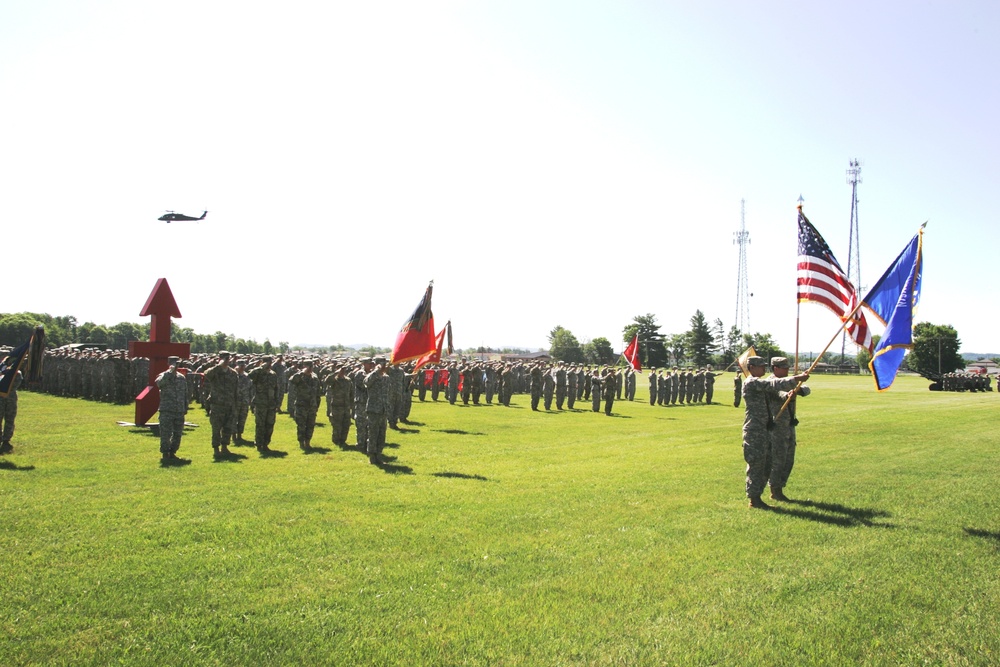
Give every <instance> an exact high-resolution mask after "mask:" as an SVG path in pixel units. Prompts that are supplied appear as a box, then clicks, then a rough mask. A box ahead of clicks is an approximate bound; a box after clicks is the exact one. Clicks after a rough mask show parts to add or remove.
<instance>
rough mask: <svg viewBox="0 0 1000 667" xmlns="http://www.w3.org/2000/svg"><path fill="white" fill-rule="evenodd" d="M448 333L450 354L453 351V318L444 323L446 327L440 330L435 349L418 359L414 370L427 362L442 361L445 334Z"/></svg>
mask: <svg viewBox="0 0 1000 667" xmlns="http://www.w3.org/2000/svg"><path fill="white" fill-rule="evenodd" d="M445 334H448V354H451V352H452V346H451V320H449V321H448V323H447V324H445V325H444V328H443V329H441V331H439V332H438V335H437V338H436V342H435V343H434V349H433V350H431V351H430V352H428V353H427V354H425V355H424V356H422V357H420V358H419V359H417V365H416V367H415V368H414V369H413V370H414V372H416V371H418V370H420V367H421V366H426V365H427V364H436V363H438V362H439V361H441V353H442V351H443V350H444V336H445Z"/></svg>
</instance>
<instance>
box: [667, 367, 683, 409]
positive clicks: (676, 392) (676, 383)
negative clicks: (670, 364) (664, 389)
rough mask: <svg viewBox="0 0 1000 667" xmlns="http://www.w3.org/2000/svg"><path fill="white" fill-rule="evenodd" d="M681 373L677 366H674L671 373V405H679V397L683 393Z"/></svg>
mask: <svg viewBox="0 0 1000 667" xmlns="http://www.w3.org/2000/svg"><path fill="white" fill-rule="evenodd" d="M681 377H682V376H681V374H680V371H679V370H678V368H677V366H674V369H673V371H672V372H671V373H670V405H677V399H678V398H680V395H681Z"/></svg>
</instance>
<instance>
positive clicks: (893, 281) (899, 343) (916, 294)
mask: <svg viewBox="0 0 1000 667" xmlns="http://www.w3.org/2000/svg"><path fill="white" fill-rule="evenodd" d="M925 224H926V223H925ZM923 237H924V229H923V226H921V227H920V231H919V232H917V234H916V235H915V236H914V237H913V239H912V240H911V241H910V242H909V243H908V244H907V246H906V247H905V248H904V249H903V252H901V253H899V256H898V257H897V258H896V261H894V262H893V263H892V264H891V265H890V266H889V268H888V269H886V271H885V273H884V274H882V277H881V278H879V279H878V282H876V283H875V286H874V287H872V289H871V291H869V292H868V295H867V296H866V297H865V298H864V299H863V300H862V303H863V304H864V305H865V307H867V308H868V309H869V310H870V311H871V312H872V314H873V315H875V316H876V317H877V318H878V319H879V320H881V321H882V323H883V324H885V333H884V334H883V335H882V339H881V340H879V342H878V345H876V346H875V351H874V353H873V354H872V360H871V361H870V362H869V363H868V368H869V369H871V372H872V377H874V378H875V388H876V389H878V390H879V391H886V390H887V389H889V387H891V386H892V383H893V382H894V381H895V379H896V373H897V372H898V371H899V366H900V364H902V363H903V357H904V356H905V355H906V351H907V350H910V349H912V348H913V316H914V315H915V314H916V311H917V304H918V303H919V302H920V283H921V278H922V277H923Z"/></svg>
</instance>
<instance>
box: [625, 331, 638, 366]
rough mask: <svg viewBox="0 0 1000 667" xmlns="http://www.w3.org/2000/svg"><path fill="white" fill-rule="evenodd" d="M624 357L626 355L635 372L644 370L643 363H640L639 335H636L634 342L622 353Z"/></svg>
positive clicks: (626, 359)
mask: <svg viewBox="0 0 1000 667" xmlns="http://www.w3.org/2000/svg"><path fill="white" fill-rule="evenodd" d="M622 355H624V357H625V361H627V362H628V363H629V365H630V366H631V367H632V369H633V370H636V371H641V370H642V362H641V361H639V334H636V335H635V337H634V338H633V339H632V342H631V343H629V344H628V347H626V348H625V351H624V352H622Z"/></svg>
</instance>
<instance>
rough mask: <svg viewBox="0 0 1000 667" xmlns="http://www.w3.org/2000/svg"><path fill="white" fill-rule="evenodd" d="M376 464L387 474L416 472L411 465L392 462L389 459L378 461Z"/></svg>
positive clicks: (410, 473)
mask: <svg viewBox="0 0 1000 667" xmlns="http://www.w3.org/2000/svg"><path fill="white" fill-rule="evenodd" d="M376 466H377V467H378V469H379V470H381V471H382V472H384V473H386V474H389V475H412V474H414V473H413V468H411V467H410V466H404V465H397V464H395V463H390V462H388V461H384V462H381V463H377V464H376Z"/></svg>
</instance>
